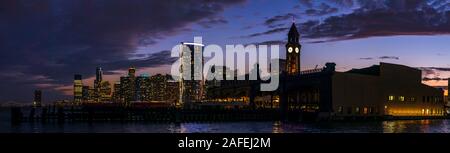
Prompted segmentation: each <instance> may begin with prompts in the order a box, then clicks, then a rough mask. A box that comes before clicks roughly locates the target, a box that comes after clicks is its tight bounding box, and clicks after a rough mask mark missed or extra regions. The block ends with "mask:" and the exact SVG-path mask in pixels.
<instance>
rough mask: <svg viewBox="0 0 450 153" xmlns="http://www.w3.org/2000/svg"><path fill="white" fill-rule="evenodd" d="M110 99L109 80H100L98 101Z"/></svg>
mask: <svg viewBox="0 0 450 153" xmlns="http://www.w3.org/2000/svg"><path fill="white" fill-rule="evenodd" d="M109 101H111V84H110V83H109V81H102V83H101V84H100V102H109Z"/></svg>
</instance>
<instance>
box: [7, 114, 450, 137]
mask: <svg viewBox="0 0 450 153" xmlns="http://www.w3.org/2000/svg"><path fill="white" fill-rule="evenodd" d="M9 115H10V114H9V110H4V109H3V110H0V133H11V132H13V133H450V120H398V121H373V122H324V123H282V122H213V123H180V124H175V123H144V122H134V123H133V122H128V123H118V122H96V123H92V124H89V123H81V122H80V123H65V124H56V123H46V124H41V123H22V124H21V125H18V126H11V124H10V121H9Z"/></svg>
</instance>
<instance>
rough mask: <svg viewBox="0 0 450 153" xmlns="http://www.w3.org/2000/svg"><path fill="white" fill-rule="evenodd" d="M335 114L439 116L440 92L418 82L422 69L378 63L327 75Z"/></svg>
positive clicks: (441, 103)
mask: <svg viewBox="0 0 450 153" xmlns="http://www.w3.org/2000/svg"><path fill="white" fill-rule="evenodd" d="M331 80H332V81H331V89H332V93H331V97H332V98H331V99H332V106H333V112H334V113H335V114H336V115H342V116H348V115H392V116H442V115H444V114H445V110H444V106H445V102H444V91H443V90H442V89H438V88H434V87H431V86H428V85H425V84H422V72H421V71H420V70H418V69H415V68H410V67H407V66H403V65H396V64H389V63H380V65H374V66H372V67H368V68H363V69H353V70H350V71H348V72H335V73H334V74H333V75H332V76H331Z"/></svg>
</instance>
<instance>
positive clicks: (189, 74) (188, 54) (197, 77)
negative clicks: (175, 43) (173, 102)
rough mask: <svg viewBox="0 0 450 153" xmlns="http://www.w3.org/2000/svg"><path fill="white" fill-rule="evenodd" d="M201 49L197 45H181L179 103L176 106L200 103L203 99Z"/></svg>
mask: <svg viewBox="0 0 450 153" xmlns="http://www.w3.org/2000/svg"><path fill="white" fill-rule="evenodd" d="M203 48H204V45H203V44H199V43H182V47H181V56H180V58H181V60H180V62H181V77H180V79H181V80H180V86H179V87H180V89H179V90H180V101H179V103H178V105H181V104H183V103H187V102H200V101H201V100H202V99H203V97H204V77H203V65H204V59H203Z"/></svg>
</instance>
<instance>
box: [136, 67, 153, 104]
mask: <svg viewBox="0 0 450 153" xmlns="http://www.w3.org/2000/svg"><path fill="white" fill-rule="evenodd" d="M135 87H136V89H135V90H136V100H138V101H149V99H150V77H149V75H148V74H142V75H140V76H138V77H136V86H135Z"/></svg>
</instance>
